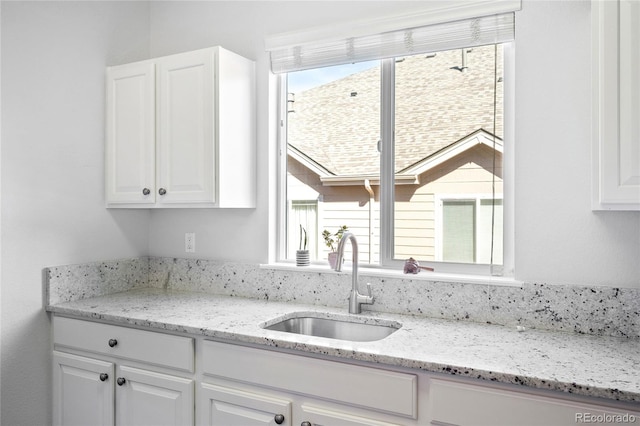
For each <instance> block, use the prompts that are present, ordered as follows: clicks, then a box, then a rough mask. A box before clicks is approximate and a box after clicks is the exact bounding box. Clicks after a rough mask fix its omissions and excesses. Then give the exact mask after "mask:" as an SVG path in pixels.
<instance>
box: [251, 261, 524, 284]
mask: <svg viewBox="0 0 640 426" xmlns="http://www.w3.org/2000/svg"><path fill="white" fill-rule="evenodd" d="M260 269H266V270H274V271H296V272H312V273H325V274H340V273H345V272H346V273H349V274H350V273H351V265H350V264H349V263H345V268H343V270H342V272H336V271H334V270H333V269H331V268H330V267H329V265H324V264H322V263H315V264H311V265H309V266H296V264H295V263H293V262H291V263H288V262H280V263H269V264H261V265H260ZM358 275H359V276H364V277H367V276H369V277H382V278H395V279H407V280H414V281H438V282H450V283H462V284H480V285H497V286H504V287H522V281H518V280H516V279H514V278H512V277H495V276H485V275H469V274H451V273H442V272H428V271H422V272H420V273H419V274H405V273H403V272H402V271H399V270H394V269H383V268H373V267H369V266H363V265H360V267H359V269H358Z"/></svg>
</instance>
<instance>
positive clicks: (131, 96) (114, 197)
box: [105, 62, 155, 204]
mask: <svg viewBox="0 0 640 426" xmlns="http://www.w3.org/2000/svg"><path fill="white" fill-rule="evenodd" d="M106 120H107V123H106V146H105V169H106V173H105V174H106V182H105V186H106V188H105V190H106V199H107V203H108V204H122V203H141V204H153V203H154V202H155V197H154V194H155V165H154V161H155V68H154V64H153V63H152V62H138V63H134V64H127V65H121V66H116V67H110V68H107V111H106Z"/></svg>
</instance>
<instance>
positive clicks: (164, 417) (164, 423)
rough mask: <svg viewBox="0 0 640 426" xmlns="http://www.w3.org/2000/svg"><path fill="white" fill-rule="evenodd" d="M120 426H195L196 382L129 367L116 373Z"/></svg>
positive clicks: (119, 367) (117, 414) (118, 422)
mask: <svg viewBox="0 0 640 426" xmlns="http://www.w3.org/2000/svg"><path fill="white" fill-rule="evenodd" d="M115 381H116V407H117V409H116V423H117V425H118V426H126V425H131V426H134V425H135V426H140V425H153V426H174V425H180V426H183V425H193V424H194V411H195V407H194V381H193V380H191V379H185V378H182V377H176V376H170V375H167V374H162V373H157V372H154V371H147V370H141V369H138V368H133V367H128V366H118V367H117V369H116V379H115Z"/></svg>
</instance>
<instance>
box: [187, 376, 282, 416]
mask: <svg viewBox="0 0 640 426" xmlns="http://www.w3.org/2000/svg"><path fill="white" fill-rule="evenodd" d="M198 425H210V426H213V425H215V426H262V425H283V426H291V425H292V423H291V401H288V400H286V399H282V398H277V397H273V396H271V395H267V394H263V393H254V392H247V391H244V390H241V389H235V388H229V387H226V386H219V385H214V384H209V383H202V384H201V386H200V389H199V396H198Z"/></svg>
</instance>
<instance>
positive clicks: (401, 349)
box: [47, 288, 640, 408]
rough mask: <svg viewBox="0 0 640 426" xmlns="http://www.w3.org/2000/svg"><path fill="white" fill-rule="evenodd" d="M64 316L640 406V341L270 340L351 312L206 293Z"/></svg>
mask: <svg viewBox="0 0 640 426" xmlns="http://www.w3.org/2000/svg"><path fill="white" fill-rule="evenodd" d="M47 310H48V311H50V312H54V313H56V314H62V315H67V316H72V317H76V318H86V319H93V320H100V321H106V322H109V323H112V324H120V325H133V326H141V327H148V328H150V329H157V330H169V331H175V332H184V333H190V334H193V335H200V336H205V337H212V338H220V339H226V340H232V341H237V342H244V343H252V344H258V345H265V346H267V347H279V348H286V349H293V350H298V351H302V352H309V353H315V354H322V355H329V356H335V357H339V358H348V359H354V360H360V361H367V362H373V363H378V364H385V365H390V366H401V367H407V368H413V369H420V370H425V371H431V372H443V373H449V374H455V375H460V376H466V377H473V378H479V379H485V380H492V381H497V382H502V383H513V384H518V385H523V386H530V387H534V388H541V389H551V390H557V391H562V392H570V393H573V394H578V395H587V396H595V397H602V398H608V399H616V400H621V401H627V402H638V407H639V408H640V356H638V354H640V341H638V340H636V339H622V338H616V337H605V336H592V335H584V334H577V333H566V332H554V331H543V330H531V329H529V330H526V331H524V332H519V331H517V329H516V327H510V326H509V327H508V326H497V325H489V324H477V323H469V322H460V321H452V320H443V319H430V318H426V317H419V316H409V315H400V314H390V313H379V312H375V313H374V312H368V313H367V312H365V313H364V314H362V315H357V316H351V317H352V318H354V317H355V318H354V319H357V320H358V321H364V322H369V321H376V320H383V321H397V322H399V323H401V324H402V327H401V328H400V329H399V330H398V331H397V332H395V333H393V334H392V335H390V336H388V337H386V338H384V339H383V340H379V341H375V342H347V341H341V340H333V339H326V338H319V337H312V336H301V335H296V334H290V333H284V332H278V331H270V330H265V329H263V328H261V324H262V325H263V324H264V323H266V322H268V321H270V320H273V319H275V318H278V317H282V316H287V315H292V314H293V313H294V312H311V313H318V315H324V316H328V317H345V316H349V315H348V314H347V309H346V305H345V307H344V308H342V309H340V308H331V307H319V306H316V305H307V304H294V303H283V302H274V301H265V300H256V299H247V298H241V297H231V296H220V295H214V294H206V293H199V292H187V291H178V290H166V289H159V288H139V289H132V290H129V291H125V292H119V293H113V294H108V295H102V296H95V297H90V298H85V299H79V300H75V301H69V302H60V303H55V304H52V305H49V306H47Z"/></svg>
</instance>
